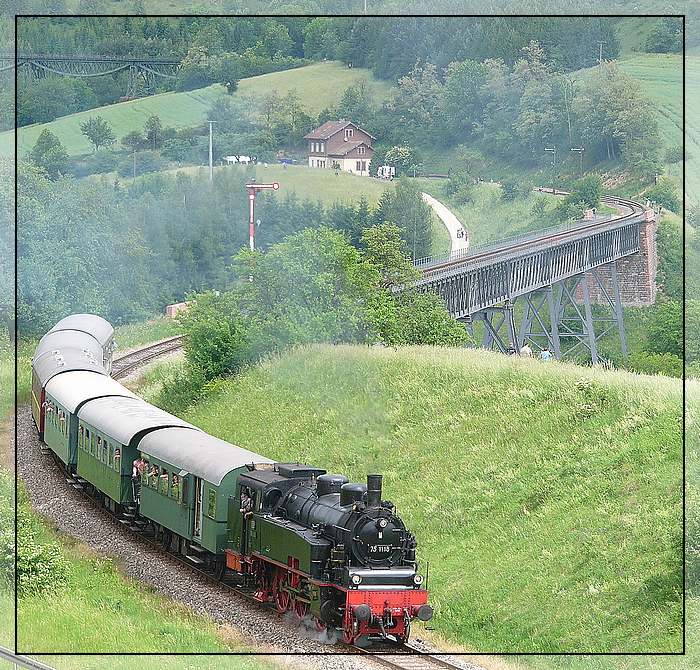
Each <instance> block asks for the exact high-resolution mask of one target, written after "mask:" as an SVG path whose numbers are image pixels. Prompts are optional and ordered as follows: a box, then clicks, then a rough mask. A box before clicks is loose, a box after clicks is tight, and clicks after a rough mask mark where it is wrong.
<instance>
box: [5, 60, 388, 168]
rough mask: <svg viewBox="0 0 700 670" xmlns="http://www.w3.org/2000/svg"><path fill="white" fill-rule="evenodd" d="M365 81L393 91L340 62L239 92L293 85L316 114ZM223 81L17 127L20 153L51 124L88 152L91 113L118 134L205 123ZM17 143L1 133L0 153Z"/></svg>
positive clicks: (244, 83)
mask: <svg viewBox="0 0 700 670" xmlns="http://www.w3.org/2000/svg"><path fill="white" fill-rule="evenodd" d="M359 82H364V83H365V84H366V86H367V89H368V91H369V92H370V93H371V94H372V96H373V97H374V98H375V99H376V100H377V101H378V100H381V99H383V98H384V97H386V96H387V95H388V93H389V91H390V90H391V87H390V85H389V84H388V83H387V82H383V81H380V80H378V79H375V78H374V77H373V76H372V73H371V72H370V71H369V70H366V69H362V68H352V69H349V68H347V67H345V66H344V65H342V63H339V62H336V61H326V62H323V63H314V64H312V65H307V66H304V67H300V68H296V69H293V70H285V71H283V72H271V73H269V74H263V75H260V76H257V77H250V78H248V79H242V80H241V81H240V82H239V85H238V90H237V91H236V93H235V94H234V95H235V96H239V97H241V96H243V97H245V96H251V95H254V96H262V95H265V94H267V93H270V92H272V91H277V92H278V93H280V94H282V95H284V94H285V93H287V92H288V91H290V90H292V89H296V91H297V93H298V94H299V96H300V97H301V99H302V101H303V105H304V107H305V109H306V110H307V111H308V112H310V113H318V112H319V111H321V110H322V109H323V108H324V107H330V106H332V105H333V104H334V103H335V102H336V100H337V98H338V95H339V93H342V92H343V91H344V90H345V89H346V88H347V87H349V86H353V85H355V84H358V83H359ZM224 90H225V89H224V87H223V86H220V85H214V86H208V87H207V88H200V89H196V90H194V91H187V92H180V93H176V92H171V93H161V94H159V95H153V96H149V97H146V98H139V99H138V100H131V101H129V102H120V103H117V104H114V105H107V106H105V107H98V108H96V109H90V110H87V111H85V112H79V113H77V114H71V115H69V116H63V117H61V118H59V119H56V120H55V121H52V122H51V123H43V124H36V125H33V126H26V127H23V128H20V129H19V130H18V150H19V154H20V155H22V154H24V153H26V152H27V151H29V150H31V148H32V146H34V143H35V142H36V139H37V137H38V136H39V134H40V133H41V131H42V130H43V129H44V128H49V129H50V130H51V131H52V132H53V133H55V134H56V135H57V136H58V138H59V139H60V140H61V142H63V144H64V146H65V147H66V150H67V151H68V153H69V154H71V155H79V154H84V153H88V152H90V151H91V150H92V146H91V145H90V143H89V142H88V140H87V138H86V137H84V136H83V135H82V134H81V132H80V124H81V123H83V122H84V121H85V120H86V119H88V118H89V117H90V116H102V117H103V118H104V119H105V120H106V121H108V122H109V123H110V124H111V125H112V127H113V128H114V132H115V135H116V136H117V138H118V139H119V138H122V137H123V136H124V135H126V134H127V133H128V132H129V131H131V130H136V129H141V128H143V124H144V123H145V121H146V119H147V118H148V117H149V116H150V115H152V114H157V115H158V116H160V118H161V120H162V122H163V124H164V125H166V126H172V127H174V128H184V127H187V126H193V125H196V124H198V123H201V122H202V121H203V119H204V116H205V113H206V111H207V109H208V108H209V106H210V105H211V102H212V100H214V98H216V97H218V96H220V95H221V94H222V92H223V91H224ZM13 146H14V133H13V132H12V131H8V132H5V133H0V155H10V154H11V153H12V151H13Z"/></svg>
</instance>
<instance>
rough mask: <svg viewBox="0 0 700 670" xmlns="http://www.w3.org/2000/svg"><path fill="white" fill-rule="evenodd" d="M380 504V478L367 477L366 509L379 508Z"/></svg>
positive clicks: (374, 476)
mask: <svg viewBox="0 0 700 670" xmlns="http://www.w3.org/2000/svg"><path fill="white" fill-rule="evenodd" d="M381 503H382V476H381V475H367V507H379V506H380V505H381Z"/></svg>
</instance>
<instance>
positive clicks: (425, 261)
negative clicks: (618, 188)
mask: <svg viewBox="0 0 700 670" xmlns="http://www.w3.org/2000/svg"><path fill="white" fill-rule="evenodd" d="M613 218H615V217H613V216H611V215H605V216H597V217H596V218H595V219H581V220H579V221H574V222H572V223H567V224H563V225H559V226H550V227H549V228H538V229H537V230H531V231H528V232H526V233H521V234H520V235H510V236H508V237H502V238H501V239H499V240H493V241H491V242H481V243H479V244H473V245H470V246H469V247H468V248H467V249H461V250H459V251H453V252H451V253H449V254H436V255H433V256H425V257H424V258H418V259H416V260H415V261H413V266H414V267H416V268H419V269H428V268H429V267H430V266H431V265H437V264H441V263H449V262H451V261H459V260H467V259H468V258H469V257H470V256H474V255H476V254H477V253H478V254H480V253H483V252H484V251H489V250H496V249H499V248H500V247H502V246H504V245H510V244H515V243H518V242H527V241H529V240H532V241H535V240H538V239H540V238H542V237H547V236H549V235H553V234H555V233H566V232H570V231H575V230H576V229H578V228H581V227H582V226H585V225H590V224H591V223H592V222H593V223H606V222H607V221H611V220H612V219H613Z"/></svg>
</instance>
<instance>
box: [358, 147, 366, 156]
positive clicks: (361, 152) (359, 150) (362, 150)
mask: <svg viewBox="0 0 700 670" xmlns="http://www.w3.org/2000/svg"><path fill="white" fill-rule="evenodd" d="M357 153H358V155H359V156H364V155H365V148H364V147H357Z"/></svg>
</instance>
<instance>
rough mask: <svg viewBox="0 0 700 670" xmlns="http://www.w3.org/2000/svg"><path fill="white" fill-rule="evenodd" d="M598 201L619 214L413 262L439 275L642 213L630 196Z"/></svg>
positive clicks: (427, 273)
mask: <svg viewBox="0 0 700 670" xmlns="http://www.w3.org/2000/svg"><path fill="white" fill-rule="evenodd" d="M541 192H542V193H550V194H551V193H552V189H541ZM567 194H568V192H567V191H560V190H556V191H554V193H553V195H567ZM601 201H602V202H603V203H605V204H606V205H608V206H610V207H614V208H616V209H617V210H618V211H619V212H620V214H621V216H615V217H612V218H604V219H603V218H599V219H597V220H593V221H583V222H580V223H576V224H573V225H571V226H567V227H565V228H564V227H562V226H558V227H556V228H550V229H546V230H543V231H539V232H536V231H535V232H532V233H528V234H526V235H523V236H520V237H517V238H514V239H512V240H510V241H508V240H506V241H505V243H499V242H494V243H489V244H486V245H484V246H481V247H471V248H470V249H468V250H467V251H465V252H457V253H456V254H450V255H449V256H448V257H446V258H435V259H430V258H426V259H421V260H419V261H418V263H417V267H418V268H419V269H420V270H421V272H422V274H423V278H425V279H427V278H431V277H435V276H439V275H441V274H443V273H447V272H450V271H453V270H456V269H457V268H459V266H462V265H468V264H469V265H471V264H476V263H481V262H483V261H492V260H495V259H497V258H498V257H499V256H501V255H512V254H513V252H526V251H529V250H530V249H532V248H535V247H537V246H540V245H542V244H543V243H545V244H551V243H554V242H557V243H560V242H566V241H568V240H569V239H576V238H579V237H581V235H585V234H587V233H592V232H594V231H597V230H601V229H604V228H606V227H608V226H618V225H620V224H623V223H626V222H628V221H632V220H634V219H635V218H637V217H640V216H644V215H645V208H644V206H643V205H641V204H639V203H638V202H635V201H634V200H630V199H628V198H620V197H617V196H603V197H602V198H601Z"/></svg>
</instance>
